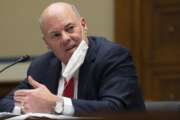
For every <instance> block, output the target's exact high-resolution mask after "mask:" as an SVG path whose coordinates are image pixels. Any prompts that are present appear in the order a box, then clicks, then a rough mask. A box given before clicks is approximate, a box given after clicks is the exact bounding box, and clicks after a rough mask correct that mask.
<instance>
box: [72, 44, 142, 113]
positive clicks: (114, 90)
mask: <svg viewBox="0 0 180 120" xmlns="http://www.w3.org/2000/svg"><path fill="white" fill-rule="evenodd" d="M99 66H100V70H101V75H99V76H101V77H99V79H100V88H99V91H98V98H97V99H96V100H83V99H77V100H72V102H73V105H74V108H75V115H86V114H91V113H92V114H93V113H104V112H105V113H106V112H108V113H109V112H120V111H143V110H144V109H145V108H144V102H143V98H142V96H141V93H140V91H139V88H138V83H137V76H136V72H135V67H134V65H133V62H132V57H131V56H130V54H129V52H128V51H127V50H126V49H120V48H119V47H118V48H113V49H111V50H109V51H108V52H107V53H106V54H104V55H103V56H102V58H101V62H100V63H99Z"/></svg>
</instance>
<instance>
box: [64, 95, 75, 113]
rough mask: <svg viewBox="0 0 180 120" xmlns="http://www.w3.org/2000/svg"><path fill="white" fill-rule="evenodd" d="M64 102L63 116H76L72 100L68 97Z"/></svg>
mask: <svg viewBox="0 0 180 120" xmlns="http://www.w3.org/2000/svg"><path fill="white" fill-rule="evenodd" d="M63 100H64V109H63V112H62V114H63V115H71V116H72V115H74V106H73V104H72V100H71V99H70V98H67V97H63Z"/></svg>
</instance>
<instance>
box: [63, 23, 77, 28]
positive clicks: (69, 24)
mask: <svg viewBox="0 0 180 120" xmlns="http://www.w3.org/2000/svg"><path fill="white" fill-rule="evenodd" d="M71 25H75V24H74V23H68V24H67V25H65V27H64V28H67V27H69V26H71Z"/></svg>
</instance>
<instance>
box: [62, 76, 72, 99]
mask: <svg viewBox="0 0 180 120" xmlns="http://www.w3.org/2000/svg"><path fill="white" fill-rule="evenodd" d="M63 96H65V97H69V98H73V97H74V78H71V79H70V80H69V82H68V83H67V81H66V80H65V83H64V91H63Z"/></svg>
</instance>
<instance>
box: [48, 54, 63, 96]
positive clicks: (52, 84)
mask: <svg viewBox="0 0 180 120" xmlns="http://www.w3.org/2000/svg"><path fill="white" fill-rule="evenodd" d="M60 73H61V65H60V61H59V60H58V59H57V58H56V57H54V58H53V59H52V60H51V61H50V62H49V67H48V69H47V75H45V76H46V78H45V80H46V82H45V83H47V87H48V88H49V90H50V91H51V92H52V93H54V94H57V88H58V83H59V77H60Z"/></svg>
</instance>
